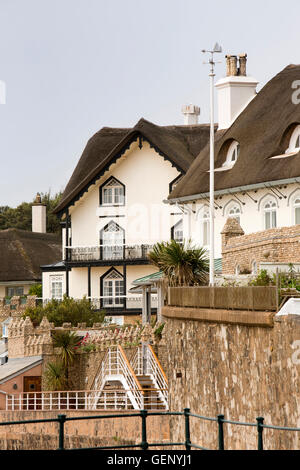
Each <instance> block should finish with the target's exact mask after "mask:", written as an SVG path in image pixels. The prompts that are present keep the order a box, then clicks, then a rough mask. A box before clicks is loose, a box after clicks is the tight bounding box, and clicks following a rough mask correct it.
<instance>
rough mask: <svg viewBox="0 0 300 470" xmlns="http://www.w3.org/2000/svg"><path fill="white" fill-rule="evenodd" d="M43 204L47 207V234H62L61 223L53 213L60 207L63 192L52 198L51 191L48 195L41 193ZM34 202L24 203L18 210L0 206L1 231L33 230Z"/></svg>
mask: <svg viewBox="0 0 300 470" xmlns="http://www.w3.org/2000/svg"><path fill="white" fill-rule="evenodd" d="M40 195H41V202H42V203H43V204H46V206H47V232H48V233H59V234H60V232H61V227H60V221H59V219H58V217H57V216H56V214H54V213H53V210H54V208H55V207H56V206H57V205H58V203H59V201H60V199H61V197H62V192H61V191H60V192H58V193H56V194H55V195H54V196H51V192H50V190H49V191H48V192H47V193H42V192H41V193H40ZM33 203H34V200H33V201H32V202H22V203H21V204H19V205H18V207H16V208H12V207H9V206H0V230H6V229H8V228H16V229H20V230H28V231H31V229H32V205H33Z"/></svg>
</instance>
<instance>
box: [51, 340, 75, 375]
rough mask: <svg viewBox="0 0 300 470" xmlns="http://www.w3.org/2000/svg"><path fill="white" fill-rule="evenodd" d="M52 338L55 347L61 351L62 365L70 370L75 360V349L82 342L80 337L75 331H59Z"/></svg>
mask: <svg viewBox="0 0 300 470" xmlns="http://www.w3.org/2000/svg"><path fill="white" fill-rule="evenodd" d="M52 338H53V347H54V348H59V349H60V350H61V361H62V364H63V366H64V367H65V369H68V367H69V365H70V364H72V362H73V360H74V356H75V348H76V346H77V345H78V344H79V342H80V337H79V336H78V335H77V334H76V333H75V332H74V331H57V332H55V333H54V334H53V336H52Z"/></svg>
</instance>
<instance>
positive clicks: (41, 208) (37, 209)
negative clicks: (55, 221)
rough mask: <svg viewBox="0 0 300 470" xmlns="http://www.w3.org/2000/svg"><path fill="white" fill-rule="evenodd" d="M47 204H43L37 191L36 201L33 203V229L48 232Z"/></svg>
mask: <svg viewBox="0 0 300 470" xmlns="http://www.w3.org/2000/svg"><path fill="white" fill-rule="evenodd" d="M46 208H47V206H46V204H42V199H41V195H40V194H39V193H37V195H36V198H35V200H34V203H33V204H32V231H33V232H38V233H46V231H47V224H46V217H47V214H46Z"/></svg>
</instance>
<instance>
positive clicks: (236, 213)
mask: <svg viewBox="0 0 300 470" xmlns="http://www.w3.org/2000/svg"><path fill="white" fill-rule="evenodd" d="M227 217H234V218H235V219H236V220H237V221H238V223H239V224H240V223H241V208H240V206H239V204H231V205H230V206H229V207H228V209H227Z"/></svg>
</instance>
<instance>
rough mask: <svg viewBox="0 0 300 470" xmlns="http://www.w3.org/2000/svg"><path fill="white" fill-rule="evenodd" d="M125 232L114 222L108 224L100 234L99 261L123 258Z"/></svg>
mask: <svg viewBox="0 0 300 470" xmlns="http://www.w3.org/2000/svg"><path fill="white" fill-rule="evenodd" d="M124 248H125V231H124V229H123V228H121V227H120V226H119V225H118V224H117V223H116V222H113V221H111V222H109V223H108V224H107V225H106V226H105V227H104V228H103V229H102V230H101V232H100V253H101V259H107V260H115V259H123V258H124Z"/></svg>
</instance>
